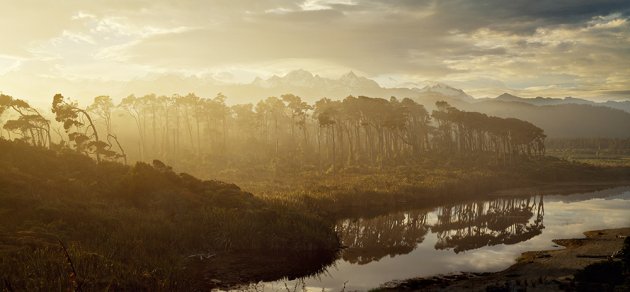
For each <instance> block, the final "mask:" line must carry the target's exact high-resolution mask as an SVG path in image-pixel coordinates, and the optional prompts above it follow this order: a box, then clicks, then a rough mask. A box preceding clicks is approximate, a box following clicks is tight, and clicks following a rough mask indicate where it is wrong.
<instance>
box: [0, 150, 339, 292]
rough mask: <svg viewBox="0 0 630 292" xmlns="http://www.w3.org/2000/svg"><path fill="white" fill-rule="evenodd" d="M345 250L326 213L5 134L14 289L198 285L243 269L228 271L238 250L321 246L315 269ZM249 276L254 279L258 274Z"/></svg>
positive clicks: (7, 265) (3, 166)
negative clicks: (35, 144) (45, 146)
mask: <svg viewBox="0 0 630 292" xmlns="http://www.w3.org/2000/svg"><path fill="white" fill-rule="evenodd" d="M64 246H65V248H64ZM337 247H338V240H337V237H336V236H335V234H334V233H333V232H332V230H331V228H329V226H328V224H327V223H325V222H322V221H321V220H320V219H318V218H317V217H316V216H314V215H309V214H304V213H303V212H297V211H292V210H290V209H287V207H285V206H280V205H277V204H274V203H269V202H266V201H263V200H261V199H259V198H256V197H254V196H253V195H252V194H250V193H247V192H243V191H241V190H240V189H239V187H237V186H236V185H233V184H227V183H223V182H219V181H201V180H198V179H196V178H194V177H192V176H190V175H187V174H176V173H175V172H173V171H172V170H171V169H170V168H168V167H166V166H165V165H163V164H162V163H160V162H157V161H156V162H154V163H153V165H148V164H144V163H138V164H136V165H135V166H133V167H129V166H125V165H121V164H118V163H109V162H103V163H101V164H96V163H95V162H94V161H92V160H91V159H89V158H88V157H85V156H82V155H79V154H76V153H73V152H69V151H51V150H44V149H40V148H35V147H31V146H27V145H25V144H23V143H18V142H8V141H5V140H0V275H1V276H2V279H0V287H3V285H4V288H5V289H9V290H12V289H14V290H29V291H32V290H40V289H46V290H48V289H59V290H63V289H66V288H68V289H69V288H72V287H73V286H74V287H75V288H77V287H81V288H83V289H84V290H95V289H142V290H145V289H148V290H188V289H189V288H191V286H193V285H202V286H203V285H210V286H212V285H221V283H218V282H216V281H214V282H212V281H206V280H204V279H203V278H209V277H210V278H221V277H222V275H221V274H222V273H223V274H230V273H231V272H232V273H233V272H234V271H229V270H225V269H224V268H223V267H222V264H221V263H224V262H225V261H224V260H223V259H224V258H225V257H226V256H225V255H226V254H234V253H238V254H241V255H242V254H256V253H265V254H269V253H278V254H280V255H282V256H284V257H287V256H290V255H292V254H297V253H299V254H302V255H304V254H308V253H317V254H318V255H317V257H316V258H318V259H319V261H318V262H314V263H312V265H310V266H309V267H307V268H304V267H302V270H301V271H300V273H302V275H304V274H308V273H314V272H317V271H319V270H320V269H321V268H322V266H324V265H325V264H328V263H330V262H331V261H332V260H333V259H334V256H335V252H336V250H337ZM322 254H323V255H322ZM191 255H195V256H191ZM200 259H201V260H200ZM231 261H232V262H233V261H234V260H231ZM200 263H201V265H203V266H204V267H203V268H199V265H200ZM237 264H238V263H237ZM259 264H260V263H259ZM193 266H194V267H196V268H197V270H195V271H193V270H192V267H193ZM261 266H265V265H264V264H262V265H261ZM276 270H278V271H275V270H274V271H273V272H275V273H277V275H274V274H271V275H270V274H269V273H267V274H266V275H265V277H266V278H268V279H273V278H274V277H276V278H280V277H282V276H284V275H287V274H290V272H291V267H285V270H282V268H281V267H280V268H277V269H276ZM200 271H202V272H200ZM257 272H259V271H253V272H252V274H254V276H255V275H256V273H257ZM296 276H299V275H296ZM238 281H239V282H247V281H248V279H247V272H246V271H244V272H242V273H241V277H240V278H239V279H238Z"/></svg>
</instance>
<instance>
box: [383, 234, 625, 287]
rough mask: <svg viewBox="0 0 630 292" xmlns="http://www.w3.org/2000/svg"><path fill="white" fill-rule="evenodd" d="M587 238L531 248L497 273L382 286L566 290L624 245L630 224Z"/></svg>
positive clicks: (419, 279) (434, 277)
mask: <svg viewBox="0 0 630 292" xmlns="http://www.w3.org/2000/svg"><path fill="white" fill-rule="evenodd" d="M584 235H585V236H586V237H585V238H573V239H556V240H553V242H554V243H556V244H557V245H559V246H563V247H564V248H563V249H557V250H544V251H528V252H524V253H523V254H521V256H520V257H519V258H518V259H517V260H516V263H515V264H514V265H512V266H510V267H509V268H507V269H505V270H503V271H500V272H496V273H459V274H452V275H438V276H433V277H428V278H414V279H408V280H403V281H394V282H388V283H386V284H384V285H383V287H382V290H397V291H399V290H410V291H411V290H422V291H441V290H448V291H494V290H496V291H502V290H504V289H509V290H510V291H513V290H517V291H520V290H523V291H524V290H527V291H550V290H552V291H553V290H565V289H567V288H570V287H571V285H572V281H571V280H572V279H573V275H574V274H575V273H576V272H577V271H578V270H581V269H583V268H585V267H586V266H588V265H590V264H593V263H596V262H601V261H607V260H609V258H610V256H611V255H613V253H615V252H618V251H619V250H621V248H622V247H623V242H624V239H625V238H626V237H627V236H628V235H630V227H626V228H619V229H605V230H593V231H587V232H584Z"/></svg>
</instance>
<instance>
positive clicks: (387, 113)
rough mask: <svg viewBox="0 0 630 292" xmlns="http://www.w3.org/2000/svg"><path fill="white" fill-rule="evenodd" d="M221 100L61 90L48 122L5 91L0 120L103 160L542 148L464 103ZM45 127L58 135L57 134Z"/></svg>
mask: <svg viewBox="0 0 630 292" xmlns="http://www.w3.org/2000/svg"><path fill="white" fill-rule="evenodd" d="M226 99H227V97H226V96H224V95H223V94H221V93H219V94H218V95H217V96H215V97H214V98H202V97H199V96H197V95H195V94H192V93H191V94H188V95H172V96H158V95H154V94H149V95H144V96H141V97H138V96H135V95H130V96H128V97H126V98H123V99H122V101H121V102H120V103H119V104H117V105H116V104H114V102H113V100H112V99H111V98H110V97H108V96H98V97H96V98H94V101H93V103H92V104H91V105H89V106H87V107H81V106H79V104H78V103H77V102H76V101H73V100H70V99H68V98H66V97H64V96H62V95H61V94H57V95H55V96H54V97H53V102H52V107H51V112H52V113H53V114H54V120H55V121H54V122H53V121H51V120H49V119H47V118H46V116H45V115H42V114H41V113H40V112H39V111H38V110H36V109H35V108H34V107H31V106H30V105H29V104H28V103H27V102H25V101H23V100H20V99H16V98H13V97H11V96H7V95H1V96H0V123H3V129H4V130H5V132H6V135H7V137H8V138H9V139H21V140H24V141H27V142H29V143H31V144H33V145H36V146H41V147H53V146H55V147H56V146H61V147H69V148H73V149H76V150H77V151H80V152H83V153H86V154H87V155H91V156H93V157H94V158H95V159H97V160H99V161H100V160H102V159H108V160H124V161H126V160H127V159H128V158H129V159H132V160H148V159H161V160H165V161H168V162H179V161H183V162H188V163H191V164H213V165H221V166H224V167H225V166H234V165H257V164H267V165H269V164H270V165H273V166H276V167H280V166H281V165H282V166H284V167H290V168H291V167H302V168H304V167H306V168H313V169H315V168H316V169H319V170H320V171H330V172H335V171H337V170H338V169H340V168H345V167H354V166H363V165H368V166H378V167H383V166H386V165H398V164H409V163H413V162H414V161H417V160H418V159H422V157H423V156H426V155H429V153H445V154H459V155H478V154H489V155H490V156H492V157H494V158H495V159H496V160H497V161H503V162H509V161H512V160H513V159H514V158H515V157H526V158H533V157H537V156H542V155H544V153H545V147H544V140H545V137H546V136H545V134H544V132H543V130H542V129H540V128H538V127H536V126H535V125H533V124H531V123H529V122H526V121H522V120H518V119H514V118H499V117H493V116H488V115H485V114H482V113H477V112H467V111H462V110H459V109H457V108H455V107H453V106H451V105H449V104H448V103H446V102H444V101H440V102H437V103H436V107H437V109H436V110H434V111H433V112H432V113H429V112H428V111H427V110H426V108H425V107H424V106H423V105H422V104H419V103H417V102H416V101H414V100H412V99H409V98H404V99H402V100H399V99H398V98H396V97H391V98H390V99H389V100H387V99H383V98H371V97H366V96H358V97H354V96H348V97H346V98H344V99H342V100H331V99H328V98H322V99H320V100H318V101H316V102H315V103H314V104H309V103H307V102H305V101H304V100H302V98H300V97H299V96H296V95H293V94H285V95H282V96H280V97H279V98H278V97H274V96H272V97H268V98H265V99H263V100H260V101H259V102H257V103H256V104H252V103H250V104H237V105H231V106H230V105H228V104H226ZM11 112H12V113H11ZM2 118H4V121H3V120H2ZM54 125H61V127H62V128H63V130H61V127H53V126H54ZM130 127H132V128H133V132H134V134H133V135H131V136H129V137H131V138H128V139H121V141H119V139H118V135H117V134H116V133H117V132H118V133H122V132H125V131H127V132H128V131H129V130H130ZM51 129H53V130H52V131H55V132H56V133H57V137H56V139H55V140H56V141H55V142H53V139H52V138H51ZM0 134H2V133H1V132H0ZM2 135H3V134H2ZM125 149H128V151H127V152H125ZM128 156H131V157H128Z"/></svg>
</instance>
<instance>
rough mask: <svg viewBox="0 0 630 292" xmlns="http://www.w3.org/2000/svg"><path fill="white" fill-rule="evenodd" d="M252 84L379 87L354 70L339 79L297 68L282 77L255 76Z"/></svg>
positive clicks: (266, 85)
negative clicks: (264, 77) (266, 77)
mask: <svg viewBox="0 0 630 292" xmlns="http://www.w3.org/2000/svg"><path fill="white" fill-rule="evenodd" d="M252 85H255V86H260V87H263V88H275V87H292V88H328V89H332V90H336V89H363V88H366V89H367V88H369V89H373V88H380V86H379V85H378V83H376V82H375V81H374V80H371V79H368V78H365V77H361V76H357V75H356V74H355V73H354V72H352V71H350V72H348V73H346V74H344V75H342V76H341V77H339V79H330V78H324V77H321V76H319V75H314V74H313V73H311V72H309V71H306V70H303V69H299V70H294V71H291V72H289V73H287V74H286V75H284V76H283V77H279V76H277V75H273V76H272V77H270V78H268V79H262V78H259V77H258V78H256V79H255V80H254V81H253V82H252Z"/></svg>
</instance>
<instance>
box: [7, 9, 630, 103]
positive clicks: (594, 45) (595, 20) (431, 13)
mask: <svg viewBox="0 0 630 292" xmlns="http://www.w3.org/2000/svg"><path fill="white" fill-rule="evenodd" d="M0 1H5V0H0ZM3 7H5V8H6V9H5V10H6V13H5V15H4V16H3V17H2V18H1V19H0V34H1V35H3V47H2V48H0V56H3V57H0V65H2V66H3V69H2V70H0V84H2V83H6V80H8V79H7V77H6V76H7V74H12V76H14V77H15V76H17V75H16V74H21V75H20V76H24V78H25V79H27V78H28V76H40V75H42V76H48V75H49V74H58V75H57V77H59V78H66V79H81V78H83V79H103V80H118V81H121V82H122V81H124V80H130V79H133V78H142V77H143V76H146V75H150V74H170V73H177V72H186V74H205V73H208V72H209V73H211V74H215V75H216V76H223V77H222V79H224V80H245V79H248V78H251V77H252V76H253V75H255V74H258V75H262V76H265V75H267V76H268V75H270V74H278V72H281V71H282V70H289V69H296V68H295V67H301V68H304V69H307V70H312V71H316V73H320V72H339V71H340V70H342V69H344V70H345V69H353V70H355V71H357V72H363V73H364V74H366V75H368V76H372V77H377V76H397V77H396V80H399V79H400V83H401V84H405V83H414V82H418V81H423V80H441V81H446V82H448V81H453V82H455V83H458V82H459V84H462V85H464V86H467V88H464V89H466V90H469V91H471V92H478V93H479V94H484V92H486V93H487V94H489V93H494V92H495V91H498V90H505V88H503V87H502V86H505V87H508V88H512V89H515V90H517V91H523V92H524V93H527V92H530V93H531V94H538V93H540V92H542V91H545V90H547V94H545V95H555V94H567V95H572V94H582V95H589V96H606V94H607V93H606V92H611V91H623V90H627V87H626V83H627V80H630V71H629V70H630V69H628V68H630V63H629V62H630V24H629V23H630V21H629V18H628V17H629V15H630V2H628V1H625V0H603V1H587V0H572V1H569V0H556V1H552V0H548V1H521V0H515V1H509V2H506V1H500V0H481V1H464V0H442V1H437V0H426V1H425V0H418V1H415V0H363V1H360V0H300V1H290V0H249V1H248V0H215V1H199V0H182V1H166V0H156V1H148V0H130V1H123V0H114V1H80V0H69V1H63V2H54V3H53V2H49V1H34V0H25V1H18V2H11V3H10V4H9V3H5V5H3ZM18 28H19V29H18ZM291 62H294V65H291ZM29 64H31V65H29ZM32 64H39V65H37V66H33V65H32ZM305 66H306V67H305ZM34 67H37V68H39V69H38V70H37V71H35V70H34V69H33V68H34ZM5 68H10V69H5ZM226 68H227V69H226ZM223 70H228V71H229V70H232V71H229V72H232V73H231V74H233V76H232V77H229V76H231V75H226V74H223V75H222V73H221V72H222V71H223ZM318 70H319V72H318ZM3 76H4V77H3ZM404 78H407V79H404ZM403 79H404V80H403ZM381 80H384V81H383V82H389V83H391V84H393V82H392V81H391V80H389V79H381ZM12 81H18V82H19V78H18V79H16V78H13V79H12ZM23 82H25V83H28V81H26V80H25V81H23ZM24 88H27V86H25V87H24ZM493 90H495V91H493ZM589 96H586V97H589ZM616 96H618V94H617V95H616Z"/></svg>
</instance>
